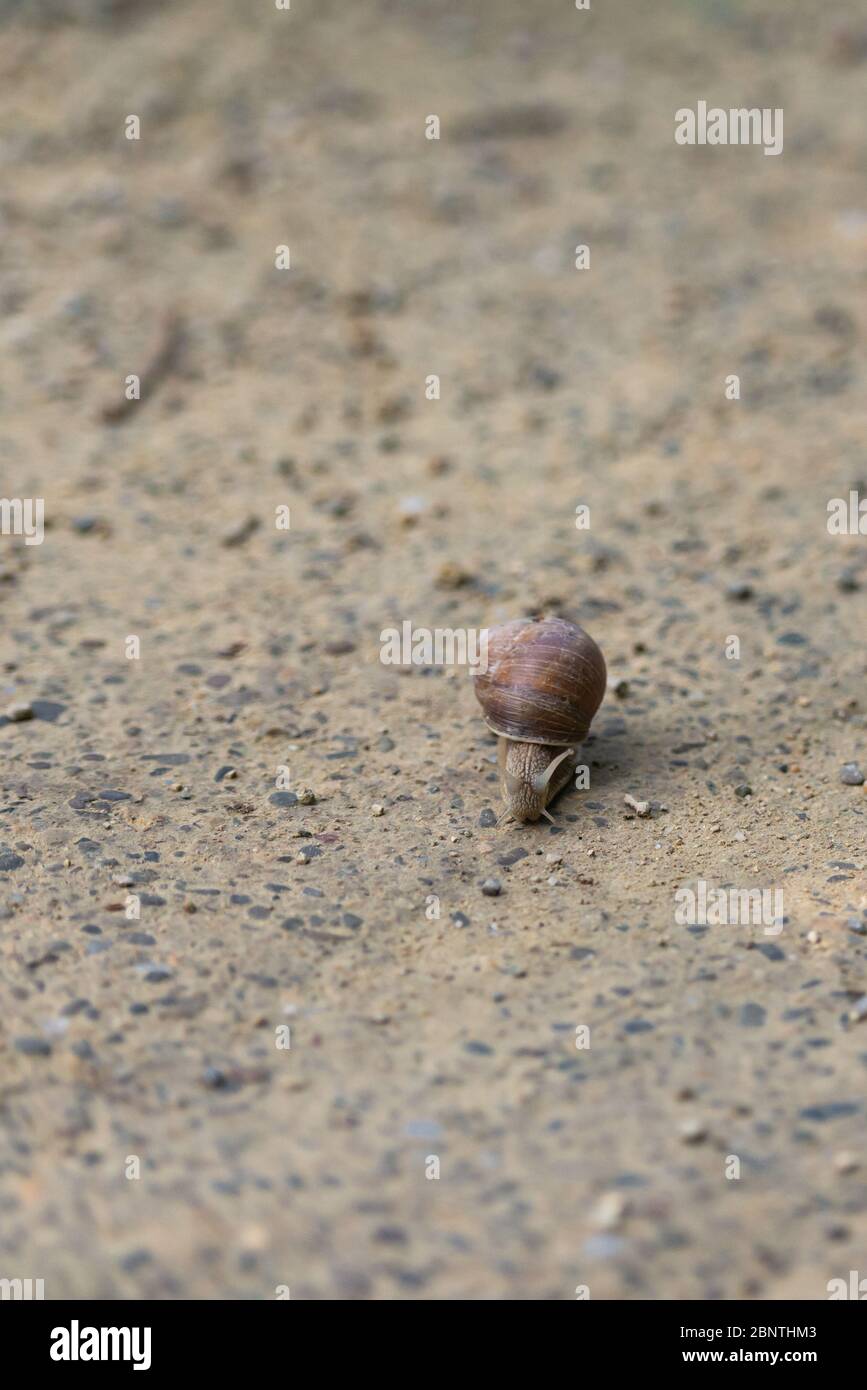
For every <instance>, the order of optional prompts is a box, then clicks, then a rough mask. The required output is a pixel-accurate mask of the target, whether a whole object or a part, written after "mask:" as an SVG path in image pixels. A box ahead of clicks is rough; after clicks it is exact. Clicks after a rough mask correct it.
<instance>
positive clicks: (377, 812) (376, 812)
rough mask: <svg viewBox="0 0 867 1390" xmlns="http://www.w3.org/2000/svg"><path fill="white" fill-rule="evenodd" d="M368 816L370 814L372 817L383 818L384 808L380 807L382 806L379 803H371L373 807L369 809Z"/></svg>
mask: <svg viewBox="0 0 867 1390" xmlns="http://www.w3.org/2000/svg"><path fill="white" fill-rule="evenodd" d="M370 814H371V815H372V816H384V815H385V807H384V806H382V805H380V803H379V802H378V801H374V802H373V805H372V806H371V808H370Z"/></svg>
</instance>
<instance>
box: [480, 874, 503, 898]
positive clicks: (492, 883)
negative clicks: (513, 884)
mask: <svg viewBox="0 0 867 1390" xmlns="http://www.w3.org/2000/svg"><path fill="white" fill-rule="evenodd" d="M502 887H503V885H502V884H501V883H500V880H499V879H498V878H486V879H485V881H484V883H483V884H482V892H483V893H484V895H485V897H486V898H496V897H499V895H500V892H501V890H502Z"/></svg>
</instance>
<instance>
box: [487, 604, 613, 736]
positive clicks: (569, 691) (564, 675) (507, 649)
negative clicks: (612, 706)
mask: <svg viewBox="0 0 867 1390" xmlns="http://www.w3.org/2000/svg"><path fill="white" fill-rule="evenodd" d="M606 679H607V673H606V670H605V658H604V657H603V655H602V653H601V651H600V650H599V648H598V647H597V645H596V643H595V642H594V641H593V638H592V637H590V636H589V635H588V634H587V633H586V632H585V631H584V629H583V628H580V627H578V626H577V624H575V623H570V622H567V621H566V619H565V618H516V619H515V620H514V621H512V622H509V623H504V624H503V625H502V627H495V628H491V630H490V632H489V633H488V667H487V670H486V671H479V672H477V674H476V676H475V679H474V684H475V691H476V696H477V698H478V701H479V704H480V705H481V707H482V710H483V711H484V716H485V723H486V724H487V726H488V728H489V729H492V730H493V732H494V733H495V734H499V735H500V736H501V737H502V738H510V739H518V740H520V741H521V742H523V743H543V744H551V745H554V746H565V745H566V744H571V743H580V741H581V740H582V739H583V738H585V737H586V735H587V731H588V729H589V728H590V723H591V721H592V719H593V716H594V714H595V713H596V711H597V709H598V708H599V706H600V704H601V703H602V697H603V695H604V694H605V682H606Z"/></svg>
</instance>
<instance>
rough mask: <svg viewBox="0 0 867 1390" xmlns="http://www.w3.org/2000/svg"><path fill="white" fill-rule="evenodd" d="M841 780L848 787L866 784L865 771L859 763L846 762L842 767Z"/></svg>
mask: <svg viewBox="0 0 867 1390" xmlns="http://www.w3.org/2000/svg"><path fill="white" fill-rule="evenodd" d="M840 781H841V782H842V783H843V785H844V786H846V787H861V786H863V785H864V773H863V772H862V771H861V769H860V767H859V766H858V764H857V763H844V764H843V766H842V768H841V769H840Z"/></svg>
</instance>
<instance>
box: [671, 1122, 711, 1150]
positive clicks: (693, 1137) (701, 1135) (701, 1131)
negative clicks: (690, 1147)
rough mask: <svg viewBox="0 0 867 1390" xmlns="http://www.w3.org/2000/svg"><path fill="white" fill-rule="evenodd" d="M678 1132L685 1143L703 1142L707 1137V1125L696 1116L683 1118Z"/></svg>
mask: <svg viewBox="0 0 867 1390" xmlns="http://www.w3.org/2000/svg"><path fill="white" fill-rule="evenodd" d="M678 1133H679V1134H680V1138H681V1140H682V1142H683V1143H684V1144H701V1143H703V1142H704V1140H705V1139H706V1138H707V1126H706V1125H704V1124H703V1123H702V1121H701V1120H697V1119H695V1118H692V1119H688V1120H681V1122H680V1124H679V1125H678Z"/></svg>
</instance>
